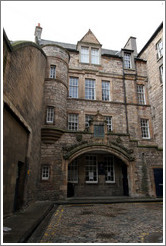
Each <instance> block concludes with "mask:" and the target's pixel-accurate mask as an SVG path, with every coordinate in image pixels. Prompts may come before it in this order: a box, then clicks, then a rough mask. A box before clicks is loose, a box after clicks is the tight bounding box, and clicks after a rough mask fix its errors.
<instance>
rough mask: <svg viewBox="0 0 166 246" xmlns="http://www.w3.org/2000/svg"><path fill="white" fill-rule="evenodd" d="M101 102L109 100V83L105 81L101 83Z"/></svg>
mask: <svg viewBox="0 0 166 246" xmlns="http://www.w3.org/2000/svg"><path fill="white" fill-rule="evenodd" d="M102 100H103V101H109V100H110V83H109V82H107V81H102Z"/></svg>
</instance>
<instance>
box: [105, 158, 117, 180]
mask: <svg viewBox="0 0 166 246" xmlns="http://www.w3.org/2000/svg"><path fill="white" fill-rule="evenodd" d="M110 158H111V159H112V161H110V160H108V159H110ZM104 163H105V165H104V168H105V183H109V184H110V183H111V184H114V183H115V165H114V156H110V155H108V156H105V157H104ZM109 169H112V170H109ZM108 173H110V175H109V176H108V175H107V174H108ZM108 177H113V180H107V179H108Z"/></svg>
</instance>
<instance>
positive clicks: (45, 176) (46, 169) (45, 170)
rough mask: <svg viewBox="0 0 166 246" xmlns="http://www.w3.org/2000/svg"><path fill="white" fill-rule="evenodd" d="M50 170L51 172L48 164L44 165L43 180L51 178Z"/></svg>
mask: <svg viewBox="0 0 166 246" xmlns="http://www.w3.org/2000/svg"><path fill="white" fill-rule="evenodd" d="M49 172H50V169H49V167H48V166H43V167H42V180H48V179H49Z"/></svg>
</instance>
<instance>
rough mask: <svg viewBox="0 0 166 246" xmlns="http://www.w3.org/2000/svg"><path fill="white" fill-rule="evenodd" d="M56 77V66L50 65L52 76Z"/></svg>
mask: <svg viewBox="0 0 166 246" xmlns="http://www.w3.org/2000/svg"><path fill="white" fill-rule="evenodd" d="M55 77H56V66H53V65H51V66H50V78H52V79H55Z"/></svg>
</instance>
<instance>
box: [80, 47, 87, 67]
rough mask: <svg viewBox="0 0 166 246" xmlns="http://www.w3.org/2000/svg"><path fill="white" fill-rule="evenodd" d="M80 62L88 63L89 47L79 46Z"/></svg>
mask: <svg viewBox="0 0 166 246" xmlns="http://www.w3.org/2000/svg"><path fill="white" fill-rule="evenodd" d="M81 62H83V63H89V48H88V47H81Z"/></svg>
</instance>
